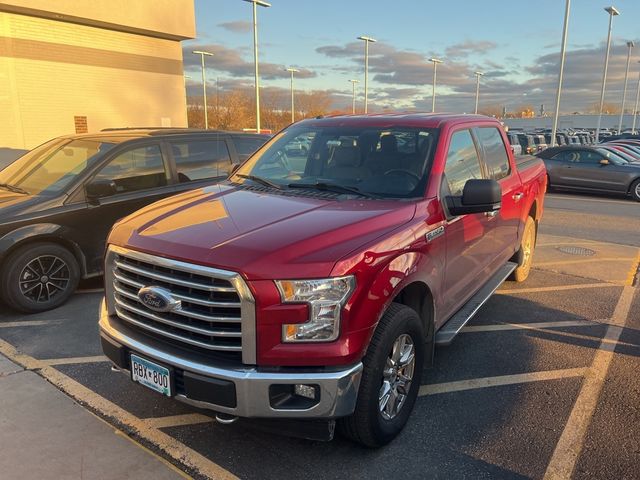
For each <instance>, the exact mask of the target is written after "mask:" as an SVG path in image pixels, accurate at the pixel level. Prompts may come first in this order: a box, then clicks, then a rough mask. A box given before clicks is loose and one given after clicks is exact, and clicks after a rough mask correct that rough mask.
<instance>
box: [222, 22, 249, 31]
mask: <svg viewBox="0 0 640 480" xmlns="http://www.w3.org/2000/svg"><path fill="white" fill-rule="evenodd" d="M218 26H219V27H221V28H224V29H225V30H229V31H230V32H233V33H247V32H250V31H251V22H246V21H244V20H236V21H234V22H225V23H219V24H218Z"/></svg>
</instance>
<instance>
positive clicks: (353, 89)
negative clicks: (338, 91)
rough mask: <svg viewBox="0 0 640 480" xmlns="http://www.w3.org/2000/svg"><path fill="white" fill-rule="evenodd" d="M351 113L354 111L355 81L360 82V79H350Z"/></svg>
mask: <svg viewBox="0 0 640 480" xmlns="http://www.w3.org/2000/svg"><path fill="white" fill-rule="evenodd" d="M349 81H350V82H351V90H352V93H351V114H355V113H356V83H360V80H355V79H353V78H352V79H351V80H349Z"/></svg>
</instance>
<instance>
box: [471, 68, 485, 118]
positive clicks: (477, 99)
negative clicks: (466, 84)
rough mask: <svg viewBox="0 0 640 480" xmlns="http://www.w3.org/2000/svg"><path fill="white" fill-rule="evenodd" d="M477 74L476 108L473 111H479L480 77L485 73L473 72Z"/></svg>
mask: <svg viewBox="0 0 640 480" xmlns="http://www.w3.org/2000/svg"><path fill="white" fill-rule="evenodd" d="M473 74H474V75H475V76H476V108H475V110H474V112H473V113H476V114H477V113H478V102H479V101H480V77H481V76H483V75H484V73H482V72H473Z"/></svg>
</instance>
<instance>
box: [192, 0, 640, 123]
mask: <svg viewBox="0 0 640 480" xmlns="http://www.w3.org/2000/svg"><path fill="white" fill-rule="evenodd" d="M270 3H271V4H272V6H271V8H263V7H258V42H259V61H260V86H261V88H263V89H266V90H272V91H278V90H282V92H283V99H287V98H288V97H287V96H286V95H284V93H285V92H288V91H289V90H288V89H289V75H290V74H289V73H288V72H286V71H285V68H287V67H295V68H297V69H299V70H300V72H299V73H297V74H296V77H295V89H296V90H304V91H311V90H324V91H327V92H329V93H330V94H331V96H332V99H333V104H334V108H336V109H341V108H350V106H351V84H350V83H349V79H358V80H360V83H359V84H358V85H357V87H358V107H359V108H361V107H362V98H363V84H364V42H362V41H361V40H357V37H358V36H360V35H367V36H370V37H373V38H375V39H376V40H377V42H376V43H374V44H370V49H369V109H370V110H374V111H375V110H382V109H391V110H418V111H430V109H431V95H432V80H433V65H432V64H431V63H430V62H429V61H428V60H429V58H431V57H434V56H435V57H437V58H440V59H442V60H443V62H444V63H442V64H441V65H439V66H438V74H437V83H438V85H437V90H436V92H437V93H436V101H437V110H438V111H449V112H469V111H472V110H473V106H474V101H475V76H474V74H473V72H475V71H482V72H484V73H485V75H484V76H483V77H482V80H481V82H482V83H481V87H480V104H481V108H482V106H483V105H485V106H496V105H500V106H503V105H504V106H505V107H506V108H507V110H508V111H511V110H516V109H518V108H519V107H521V106H523V105H532V106H534V107H535V108H536V110H539V109H540V105H541V104H544V106H545V110H547V111H552V110H553V108H554V104H555V94H556V88H557V82H558V71H559V62H560V43H561V39H562V26H563V19H564V6H565V1H564V0H536V1H535V2H534V1H531V0H527V1H525V0H507V1H505V0H482V1H480V0H448V1H437V2H436V1H432V0H368V1H367V0H322V1H312V0H270ZM614 5H615V7H616V8H617V9H618V10H619V11H620V12H621V14H620V15H619V16H616V17H614V18H613V30H612V31H613V34H612V46H611V57H610V60H609V70H608V75H607V95H606V97H605V102H608V103H612V104H617V105H620V103H621V101H622V90H623V85H624V77H625V68H626V62H627V52H628V48H627V45H626V43H627V42H628V41H630V40H631V41H634V42H636V44H637V46H636V47H635V48H633V49H632V54H631V68H630V73H629V87H628V91H627V103H626V105H627V108H631V106H632V103H634V102H635V94H636V89H637V87H638V78H639V71H640V63H639V61H640V32H639V31H638V28H637V25H638V21H639V20H640V0H617V1H616V2H615V3H614ZM606 6H608V5H607V4H605V3H603V2H602V1H598V0H573V1H572V2H571V15H570V17H569V31H568V41H567V57H566V63H565V73H564V83H563V94H562V100H561V105H560V112H561V113H572V112H576V111H577V112H586V111H587V110H588V109H589V108H590V107H592V106H593V105H594V104H597V103H598V102H599V100H600V88H601V84H602V72H603V66H604V57H605V46H606V38H607V29H608V22H609V15H608V14H607V13H606V12H605V11H604V7H606ZM195 10H196V28H197V38H196V39H194V40H189V41H185V42H183V54H184V63H185V74H186V75H188V76H190V77H191V78H188V79H187V88H188V92H189V94H192V95H197V94H199V93H200V91H201V90H200V89H201V85H202V83H201V76H200V75H201V72H200V57H199V56H196V55H194V54H192V53H191V51H192V50H194V49H202V50H206V51H209V52H212V53H214V55H215V56H214V57H207V59H206V62H207V69H206V73H207V76H208V82H207V88H208V89H209V92H212V91H213V90H215V88H216V81H217V85H218V88H219V89H220V91H225V90H230V89H233V88H253V85H254V80H253V31H252V6H251V4H250V3H247V2H245V1H242V0H195ZM212 89H213V90H212ZM283 101H284V100H283ZM283 107H286V105H283Z"/></svg>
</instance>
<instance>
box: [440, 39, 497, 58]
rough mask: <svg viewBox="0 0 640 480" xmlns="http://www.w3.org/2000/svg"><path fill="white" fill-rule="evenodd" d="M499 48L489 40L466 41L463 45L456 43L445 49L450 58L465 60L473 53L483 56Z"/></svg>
mask: <svg viewBox="0 0 640 480" xmlns="http://www.w3.org/2000/svg"><path fill="white" fill-rule="evenodd" d="M497 46H498V44H497V43H495V42H491V41H489V40H479V41H477V40H476V41H473V40H466V41H464V42H462V43H456V44H455V45H451V46H450V47H447V48H446V49H445V51H444V52H445V54H446V55H447V57H449V58H464V57H468V56H469V55H471V54H472V53H474V54H483V53H486V52H488V51H489V50H493V49H494V48H496V47H497Z"/></svg>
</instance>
